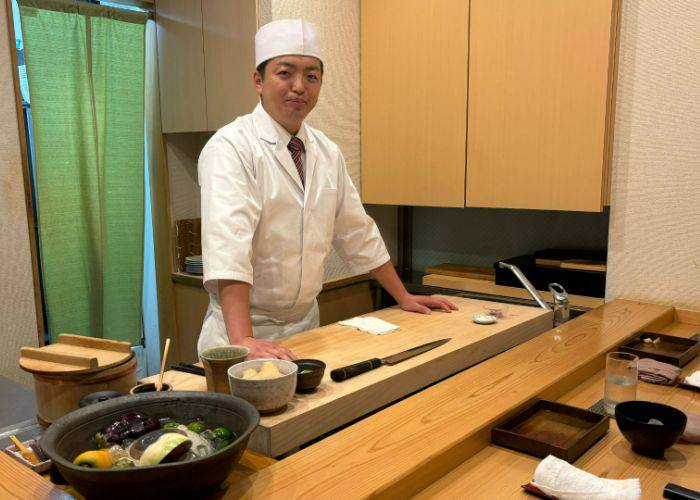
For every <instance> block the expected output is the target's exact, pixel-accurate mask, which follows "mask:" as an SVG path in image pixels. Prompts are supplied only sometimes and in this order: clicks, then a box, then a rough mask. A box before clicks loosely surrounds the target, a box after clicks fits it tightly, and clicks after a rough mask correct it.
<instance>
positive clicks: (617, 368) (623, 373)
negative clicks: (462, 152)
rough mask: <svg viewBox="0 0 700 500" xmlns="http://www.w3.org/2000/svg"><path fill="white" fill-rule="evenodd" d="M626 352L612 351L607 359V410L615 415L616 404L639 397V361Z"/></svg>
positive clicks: (609, 413)
mask: <svg viewBox="0 0 700 500" xmlns="http://www.w3.org/2000/svg"><path fill="white" fill-rule="evenodd" d="M638 361H639V358H638V357H637V356H635V355H634V354H628V353H626V352H611V353H608V356H607V358H606V360H605V411H606V412H607V414H608V415H615V406H617V403H622V402H623V401H634V400H635V399H637V362H638Z"/></svg>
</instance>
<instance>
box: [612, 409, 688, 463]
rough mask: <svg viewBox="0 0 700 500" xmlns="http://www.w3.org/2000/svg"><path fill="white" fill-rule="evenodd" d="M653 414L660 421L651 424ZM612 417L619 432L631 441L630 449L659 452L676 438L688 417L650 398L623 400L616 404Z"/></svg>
mask: <svg viewBox="0 0 700 500" xmlns="http://www.w3.org/2000/svg"><path fill="white" fill-rule="evenodd" d="M652 418H653V419H656V420H658V421H659V422H662V423H663V425H659V424H650V423H649V420H650V419H652ZM615 420H616V421H617V426H618V427H619V429H620V432H622V435H623V436H625V439H627V441H629V442H630V443H631V444H632V450H634V451H635V452H636V453H640V454H642V455H652V456H659V455H663V453H664V450H665V449H666V448H669V447H671V446H673V445H674V444H675V442H676V441H678V438H679V437H680V436H681V434H683V431H684V430H685V424H686V422H687V421H688V418H687V417H686V416H685V413H683V412H682V411H680V410H677V409H676V408H673V407H672V406H667V405H662V404H660V403H652V402H651V401H625V402H622V403H618V404H617V406H615Z"/></svg>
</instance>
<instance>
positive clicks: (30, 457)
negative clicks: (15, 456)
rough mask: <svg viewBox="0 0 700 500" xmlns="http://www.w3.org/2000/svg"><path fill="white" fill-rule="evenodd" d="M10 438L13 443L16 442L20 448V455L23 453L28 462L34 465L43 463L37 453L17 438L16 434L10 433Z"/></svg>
mask: <svg viewBox="0 0 700 500" xmlns="http://www.w3.org/2000/svg"><path fill="white" fill-rule="evenodd" d="M10 439H11V440H12V442H13V443H15V446H16V447H17V449H18V450H19V453H20V455H22V458H24V459H25V460H26V461H27V462H29V463H30V464H33V465H37V464H40V463H41V460H39V457H37V456H36V453H34V452H33V451H32V450H30V449H29V448H27V447H26V446H24V444H22V441H20V440H19V439H17V438H16V437H15V436H14V435H12V434H10Z"/></svg>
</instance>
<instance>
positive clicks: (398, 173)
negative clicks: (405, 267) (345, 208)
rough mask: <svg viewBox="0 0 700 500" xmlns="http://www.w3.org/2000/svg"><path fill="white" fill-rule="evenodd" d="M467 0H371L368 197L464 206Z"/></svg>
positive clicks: (365, 107)
mask: <svg viewBox="0 0 700 500" xmlns="http://www.w3.org/2000/svg"><path fill="white" fill-rule="evenodd" d="M468 7H469V3H468V2H467V1H465V0H440V1H425V0H363V1H362V4H361V41H362V43H361V47H362V48H361V57H360V64H361V73H360V74H361V96H362V97H361V113H362V121H361V143H362V201H363V202H365V203H378V204H389V205H428V206H448V207H463V206H464V178H465V175H464V161H465V158H464V157H465V144H464V142H465V137H466V127H467V117H466V109H467V42H468V39H467V27H468V25H469V9H468Z"/></svg>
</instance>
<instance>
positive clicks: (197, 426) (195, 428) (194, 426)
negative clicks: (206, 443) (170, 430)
mask: <svg viewBox="0 0 700 500" xmlns="http://www.w3.org/2000/svg"><path fill="white" fill-rule="evenodd" d="M187 428H188V429H189V430H191V431H192V432H196V433H197V434H199V433H200V432H202V431H203V430H204V429H206V427H204V424H203V423H202V422H200V421H199V420H195V421H194V422H190V423H189V424H187Z"/></svg>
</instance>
